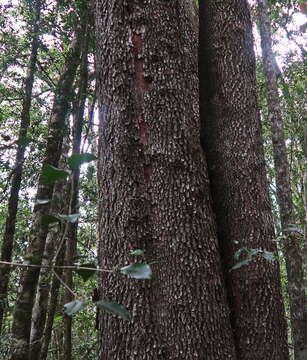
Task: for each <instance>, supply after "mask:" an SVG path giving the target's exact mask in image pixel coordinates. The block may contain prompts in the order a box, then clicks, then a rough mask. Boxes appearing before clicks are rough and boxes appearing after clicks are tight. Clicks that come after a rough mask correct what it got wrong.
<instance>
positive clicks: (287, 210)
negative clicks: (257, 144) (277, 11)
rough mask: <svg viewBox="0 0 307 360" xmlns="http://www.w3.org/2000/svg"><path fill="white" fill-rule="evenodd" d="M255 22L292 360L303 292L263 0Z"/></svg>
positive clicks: (302, 341)
mask: <svg viewBox="0 0 307 360" xmlns="http://www.w3.org/2000/svg"><path fill="white" fill-rule="evenodd" d="M258 22H259V24H258V25H259V30H260V36H261V49H262V62H263V68H264V75H265V80H266V87H267V106H268V113H269V119H270V122H271V133H272V143H273V157H274V168H275V181H276V195H277V202H278V206H279V212H280V222H281V228H282V231H283V235H284V240H283V252H284V256H285V260H286V269H287V277H288V293H289V302H290V316H291V331H292V338H293V346H294V358H295V360H303V359H306V358H307V305H306V298H305V289H304V276H303V265H302V256H301V250H300V244H299V242H300V236H298V234H297V233H296V232H295V231H287V230H289V228H290V227H291V225H292V226H293V224H295V223H296V219H295V213H294V207H293V202H292V192H291V184H290V172H289V162H288V157H287V147H286V143H285V137H284V132H283V118H282V113H281V105H280V99H279V93H278V83H277V74H278V73H277V72H276V69H278V66H277V63H276V59H275V55H274V53H273V51H272V38H271V28H270V17H269V8H268V2H267V0H258Z"/></svg>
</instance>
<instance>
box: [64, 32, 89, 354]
mask: <svg viewBox="0 0 307 360" xmlns="http://www.w3.org/2000/svg"><path fill="white" fill-rule="evenodd" d="M87 49H88V35H87V40H86V42H85V46H84V49H83V61H82V66H81V74H80V81H79V91H78V96H77V101H76V109H75V114H74V119H73V147H72V155H75V154H79V153H80V147H81V135H82V129H83V118H84V108H85V101H86V95H87V85H88V63H87V56H88V55H87ZM79 178H80V170H79V168H78V169H75V170H74V171H73V173H72V177H71V184H70V206H69V213H70V214H76V213H78V211H79ZM67 226H68V236H67V239H66V254H65V265H67V266H71V265H73V262H74V257H75V255H76V250H77V232H78V222H74V223H69V224H67ZM65 283H66V284H67V285H68V287H69V288H70V289H73V274H72V270H70V269H66V271H65ZM73 300H74V299H73V297H72V294H71V292H70V291H68V290H67V289H65V303H68V302H70V301H73ZM71 359H72V317H71V316H67V315H64V354H63V360H71Z"/></svg>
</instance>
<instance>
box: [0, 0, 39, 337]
mask: <svg viewBox="0 0 307 360" xmlns="http://www.w3.org/2000/svg"><path fill="white" fill-rule="evenodd" d="M41 3H42V2H41V0H36V1H35V2H34V8H33V10H34V17H35V19H34V25H33V38H32V44H31V54H30V59H29V64H28V68H27V75H26V78H25V88H24V98H23V102H22V111H21V114H20V119H21V122H20V129H19V134H18V139H20V140H21V139H24V138H25V137H26V136H27V133H28V128H29V125H30V109H31V102H32V89H33V83H34V75H35V69H36V62H37V53H38V48H39V25H40V13H41ZM25 149H26V147H25V146H24V145H22V144H21V143H20V144H18V146H17V152H16V158H15V166H14V175H13V177H12V184H11V190H10V196H9V200H8V214H7V217H6V221H5V230H4V233H3V239H2V247H1V261H8V262H10V261H12V254H13V247H14V235H15V230H16V216H17V207H18V198H19V190H20V186H21V180H22V172H23V164H24V158H25ZM9 277H10V267H8V266H7V265H0V334H1V330H2V323H3V317H4V312H5V307H6V302H7V291H8V283H9Z"/></svg>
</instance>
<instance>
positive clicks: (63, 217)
mask: <svg viewBox="0 0 307 360" xmlns="http://www.w3.org/2000/svg"><path fill="white" fill-rule="evenodd" d="M54 216H55V217H56V218H57V219H58V220H61V221H67V222H70V223H75V222H76V221H77V220H78V218H79V216H80V214H70V215H63V214H55V215H54Z"/></svg>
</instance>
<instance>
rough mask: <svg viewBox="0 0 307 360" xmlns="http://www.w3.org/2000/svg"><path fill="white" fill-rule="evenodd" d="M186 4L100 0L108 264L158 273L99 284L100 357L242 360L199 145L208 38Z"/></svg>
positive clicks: (101, 164)
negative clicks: (200, 47) (105, 309)
mask: <svg viewBox="0 0 307 360" xmlns="http://www.w3.org/2000/svg"><path fill="white" fill-rule="evenodd" d="M190 7H191V4H190V3H189V2H187V1H183V0H174V1H164V0H155V1H150V0H145V1H144V0H142V1H141V0H139V1H137V0H135V1H118V0H99V1H97V7H96V37H97V39H96V40H97V50H96V70H97V74H98V99H99V107H100V134H99V161H98V182H99V207H98V238H99V255H98V257H99V265H100V267H102V268H109V269H110V268H111V269H112V268H114V267H115V266H118V265H125V264H127V263H131V262H133V261H136V260H135V259H133V258H132V257H130V256H129V252H130V250H132V249H143V250H145V256H144V261H148V262H149V261H152V260H158V263H157V264H155V265H153V271H154V277H153V278H152V280H135V279H129V278H126V277H123V276H120V275H118V274H110V275H104V276H102V277H101V279H100V291H99V293H100V299H104V300H109V301H114V302H117V303H122V304H124V305H125V306H126V307H127V308H128V309H129V311H130V313H131V321H130V322H128V321H123V320H121V319H118V318H116V317H114V316H111V315H108V314H105V313H102V312H100V315H99V333H100V350H99V359H100V360H105V359H114V360H115V359H120V360H124V359H131V360H133V359H137V360H145V359H148V360H149V359H150V360H155V359H168V360H172V359H207V360H213V359H214V360H221V359H223V360H224V359H235V358H236V357H235V352H234V344H233V338H232V332H231V329H230V322H229V317H228V309H227V304H226V298H225V291H224V284H223V281H222V278H221V267H220V260H219V255H218V246H217V239H216V235H215V225H214V219H213V214H212V210H211V208H210V195H209V184H208V177H207V173H206V164H205V159H204V156H203V153H202V149H201V146H200V141H199V110H198V72H197V36H196V32H195V30H194V24H193V22H192V21H193V19H192V16H193V15H192V14H191V11H190Z"/></svg>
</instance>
